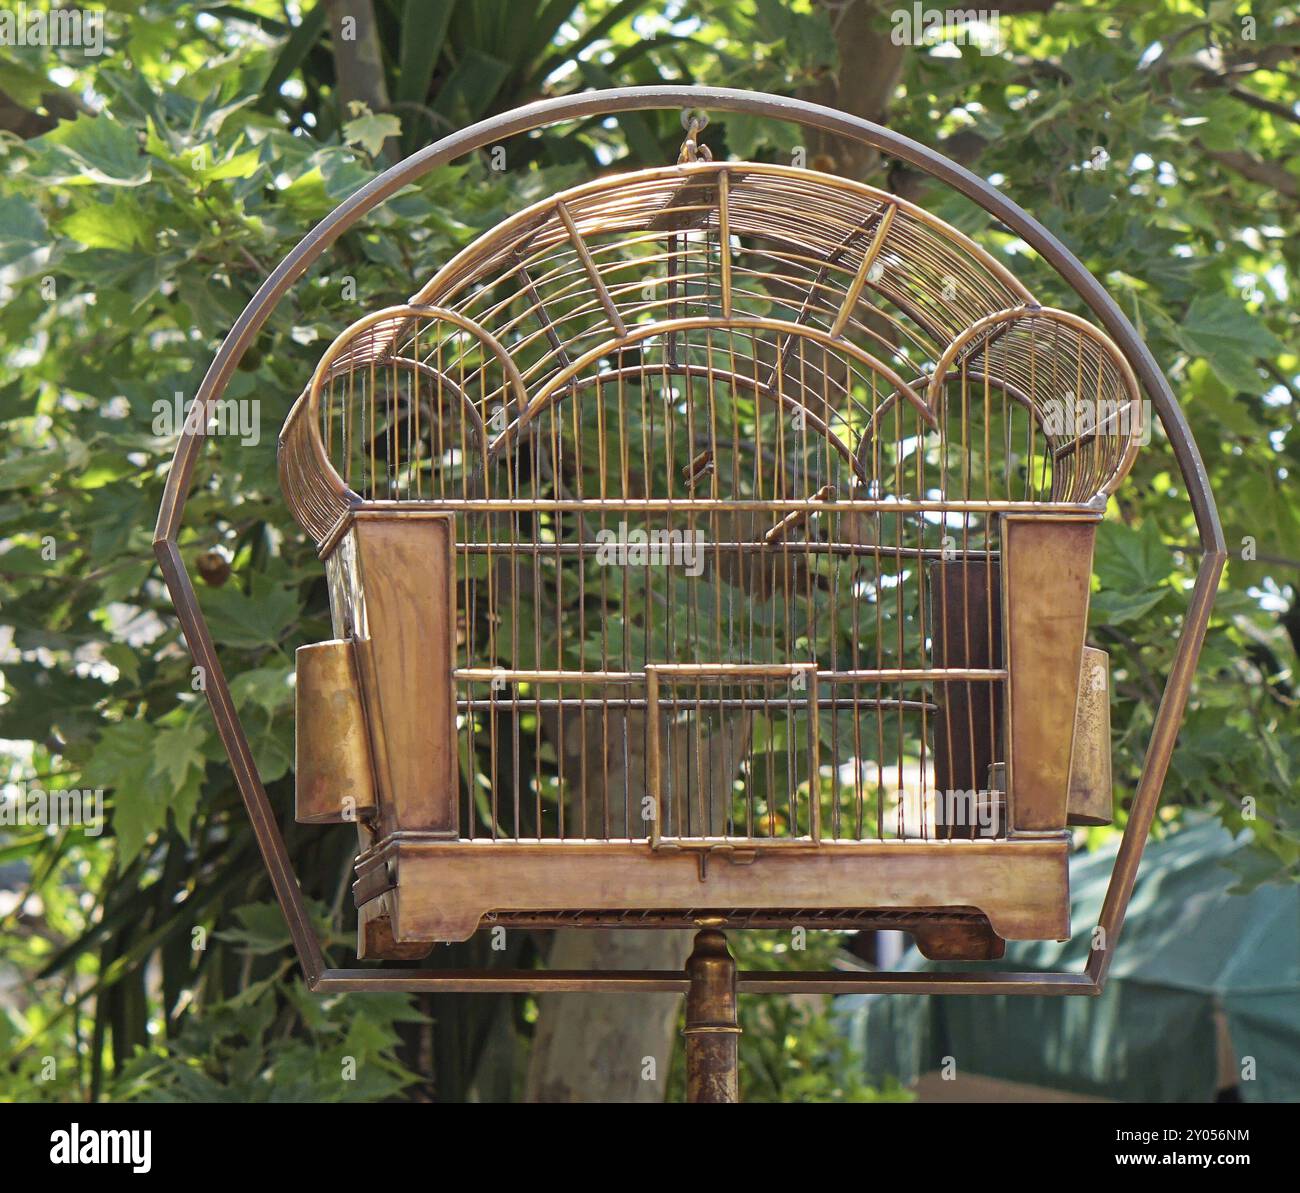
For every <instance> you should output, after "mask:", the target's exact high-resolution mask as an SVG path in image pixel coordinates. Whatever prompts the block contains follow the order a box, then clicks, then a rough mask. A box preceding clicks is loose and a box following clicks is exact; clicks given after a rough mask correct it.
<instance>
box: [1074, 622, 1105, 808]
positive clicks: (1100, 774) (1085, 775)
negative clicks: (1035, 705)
mask: <svg viewBox="0 0 1300 1193" xmlns="http://www.w3.org/2000/svg"><path fill="white" fill-rule="evenodd" d="M1113 817H1114V809H1113V807H1112V802H1111V783H1110V655H1108V654H1107V653H1106V652H1105V651H1104V650H1097V649H1096V648H1095V647H1092V646H1085V647H1084V648H1083V660H1082V665H1081V666H1080V668H1079V696H1078V701H1077V703H1076V706H1075V714H1074V750H1073V753H1072V754H1071V756H1070V794H1069V801H1068V803H1067V815H1066V820H1067V822H1068V823H1069V824H1075V825H1096V824H1110V822H1111V820H1112V819H1113Z"/></svg>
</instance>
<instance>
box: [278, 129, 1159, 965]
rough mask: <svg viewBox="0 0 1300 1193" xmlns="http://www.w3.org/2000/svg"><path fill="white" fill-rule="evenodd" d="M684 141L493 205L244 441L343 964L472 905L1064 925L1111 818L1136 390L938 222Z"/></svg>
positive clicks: (1077, 324)
mask: <svg viewBox="0 0 1300 1193" xmlns="http://www.w3.org/2000/svg"><path fill="white" fill-rule="evenodd" d="M688 150H691V152H687V153H686V154H685V155H684V157H685V158H686V159H687V160H683V161H682V162H680V163H678V164H676V165H671V166H666V167H663V168H657V169H647V170H642V171H639V172H635V173H622V174H612V175H610V176H608V177H603V178H600V179H598V180H596V181H593V182H590V183H587V184H585V185H581V186H577V187H575V188H573V189H571V190H568V191H565V192H564V193H562V194H558V195H555V196H554V197H552V198H548V199H546V200H544V201H543V202H541V203H538V204H536V205H534V206H532V207H530V208H528V209H527V210H525V211H522V212H520V213H519V214H517V215H515V216H512V217H511V218H509V219H507V220H505V221H504V222H503V223H501V224H500V225H499V226H497V227H496V228H494V229H493V230H491V231H490V232H489V233H487V234H486V235H484V236H482V237H480V238H479V239H478V240H476V241H474V243H472V244H471V245H470V246H469V247H468V248H466V249H465V250H464V251H463V252H461V253H459V254H458V255H457V256H456V257H454V258H453V259H452V260H451V261H449V262H448V263H447V264H446V265H445V266H444V267H443V268H442V269H441V270H440V271H439V272H438V273H437V274H436V276H434V277H433V278H432V279H431V280H429V281H428V282H427V283H426V284H424V285H423V286H421V287H420V288H419V290H418V291H416V292H415V294H414V295H413V296H412V297H411V298H410V299H409V301H407V302H405V303H403V304H400V305H396V306H390V307H387V308H386V309H383V310H378V311H375V312H374V313H371V314H368V315H366V316H365V317H363V318H361V319H359V320H358V321H357V322H356V323H354V324H353V325H352V326H351V327H349V328H348V329H346V330H345V331H344V332H343V333H342V334H341V335H340V336H339V337H338V338H337V340H335V341H334V343H333V344H332V345H331V346H330V347H329V349H328V351H326V352H325V354H324V356H323V358H322V359H321V361H320V363H319V365H318V366H317V368H316V370H315V372H314V374H313V375H312V377H311V379H310V382H309V384H308V385H307V387H306V389H305V390H304V392H303V394H302V396H301V397H300V399H299V400H298V402H297V403H296V404H295V406H294V407H293V410H292V412H291V414H290V415H289V418H288V420H287V422H286V424H285V427H284V431H283V433H282V436H281V446H280V467H281V475H282V480H283V486H284V490H285V494H286V497H287V498H288V501H289V503H290V505H291V507H292V509H293V511H294V514H295V515H296V517H297V518H298V520H299V521H300V522H301V524H302V525H303V526H304V527H305V528H306V529H307V530H308V531H309V532H310V533H311V534H312V535H313V537H314V539H315V541H316V542H317V544H318V545H319V549H320V555H321V558H322V559H323V561H324V565H325V569H326V571H327V574H328V580H329V593H330V605H331V610H332V617H333V634H334V638H333V640H332V641H329V642H324V643H320V644H317V645H314V646H308V647H304V648H302V649H301V650H300V652H299V656H298V729H297V732H298V744H297V784H298V787H297V791H298V796H297V800H298V808H297V810H298V817H299V819H300V820H304V821H310V822H313V823H324V822H330V821H339V820H349V821H355V822H356V825H357V828H358V830H359V832H360V836H361V852H360V855H359V858H358V862H357V881H356V885H355V895H356V900H357V904H358V907H359V910H360V921H361V933H360V940H361V943H360V952H361V954H362V955H368V956H396V957H413V956H419V955H422V954H423V953H425V952H427V951H428V949H429V948H430V947H431V945H432V944H433V943H434V942H438V941H447V940H460V939H465V938H467V937H468V936H470V935H471V934H472V933H473V932H474V931H475V930H476V929H477V928H478V927H479V926H480V925H481V924H483V923H484V922H485V920H490V921H491V922H495V923H515V924H527V925H533V926H560V925H565V924H595V925H600V924H615V923H617V924H624V925H628V926H646V927H656V926H686V925H689V924H691V923H693V922H695V921H697V920H698V919H699V918H700V917H701V916H705V915H707V916H709V917H712V918H713V919H715V920H720V921H723V922H727V923H732V924H751V925H763V924H776V923H782V924H788V923H807V924H821V925H827V926H861V927H870V926H881V925H888V926H894V927H901V928H903V929H905V930H907V931H910V932H913V933H914V934H915V936H916V938H917V940H918V942H919V943H920V945H921V947H922V948H923V949H924V950H925V951H927V952H928V953H930V954H931V955H935V956H944V957H989V956H997V955H999V954H1000V951H1001V946H1002V941H1003V940H1005V939H1053V938H1063V937H1065V936H1067V935H1068V931H1069V924H1068V890H1067V867H1066V858H1067V852H1068V849H1069V840H1068V833H1067V828H1068V826H1070V825H1074V824H1093V823H1103V822H1106V821H1108V820H1109V818H1110V803H1111V795H1110V775H1109V718H1108V714H1107V704H1108V693H1107V688H1108V677H1107V660H1106V656H1105V655H1104V654H1103V653H1102V652H1100V651H1097V650H1093V649H1091V648H1089V647H1088V646H1086V645H1085V630H1086V623H1087V611H1088V597H1089V587H1090V581H1091V574H1092V566H1091V565H1092V550H1093V540H1094V536H1095V533H1096V528H1097V524H1098V522H1099V520H1100V519H1101V516H1102V512H1103V509H1104V507H1105V504H1106V500H1107V497H1108V495H1109V494H1110V493H1112V492H1113V491H1114V490H1115V488H1116V486H1118V485H1119V484H1120V482H1121V481H1122V480H1123V478H1124V476H1125V474H1126V472H1127V471H1128V469H1129V467H1130V465H1131V464H1132V462H1133V459H1134V455H1135V453H1136V451H1137V449H1138V444H1139V439H1140V433H1141V431H1142V430H1143V428H1142V427H1141V425H1140V421H1139V411H1140V402H1139V391H1138V387H1137V382H1136V380H1135V378H1134V375H1133V371H1132V369H1131V368H1130V366H1129V364H1128V362H1127V360H1126V359H1125V357H1124V356H1123V355H1122V354H1121V353H1120V351H1119V350H1118V349H1117V348H1116V347H1115V346H1114V345H1113V344H1112V342H1111V341H1110V340H1109V339H1108V338H1107V337H1106V336H1105V335H1104V334H1103V333H1102V332H1100V331H1099V330H1098V329H1097V328H1095V327H1094V326H1093V325H1092V324H1091V323H1089V322H1088V321H1087V320H1085V319H1083V318H1080V317H1079V316H1077V315H1074V314H1071V313H1068V312H1066V311H1063V310H1055V309H1052V308H1049V307H1046V306H1041V305H1040V304H1039V303H1038V302H1037V301H1036V299H1035V297H1034V295H1033V294H1032V293H1031V292H1030V291H1029V290H1028V289H1027V288H1026V287H1025V286H1024V285H1023V284H1022V283H1021V282H1020V281H1018V280H1017V279H1016V278H1015V277H1014V276H1013V275H1012V274H1011V273H1010V272H1009V271H1008V270H1007V269H1006V268H1005V267H1004V266H1003V265H1002V264H1000V263H999V262H998V261H996V260H995V259H994V258H993V257H992V256H991V255H990V254H989V253H988V252H986V251H985V250H984V249H982V248H981V247H979V246H978V245H977V244H976V243H975V242H973V241H972V240H971V239H969V238H968V237H967V236H965V235H963V234H962V233H961V232H959V231H957V230H956V229H955V228H953V227H950V226H948V225H947V224H945V223H943V222H942V221H941V220H938V219H936V218H935V217H934V216H932V215H930V214H928V213H927V212H926V211H924V210H922V209H921V208H919V207H917V206H915V205H913V204H911V203H909V202H906V201H904V200H902V199H900V198H898V197H897V196H894V195H891V194H888V193H885V192H882V191H879V190H875V189H873V188H871V187H869V186H865V185H860V184H858V183H854V182H850V181H847V180H845V179H843V178H838V177H833V176H831V175H828V174H825V173H819V172H816V171H812V170H806V169H797V168H791V167H784V166H777V165H769V164H759V163H755V162H730V161H729V162H722V161H711V160H706V159H705V157H704V155H699V154H697V153H695V152H694V151H693V150H694V138H693V137H692V138H691V140H690V141H688Z"/></svg>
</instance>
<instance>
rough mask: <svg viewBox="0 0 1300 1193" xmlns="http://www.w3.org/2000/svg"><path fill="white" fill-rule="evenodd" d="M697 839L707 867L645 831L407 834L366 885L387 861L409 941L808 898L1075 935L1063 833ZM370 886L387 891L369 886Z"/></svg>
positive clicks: (365, 868)
mask: <svg viewBox="0 0 1300 1193" xmlns="http://www.w3.org/2000/svg"><path fill="white" fill-rule="evenodd" d="M696 844H697V846H701V847H702V846H706V845H712V846H713V847H714V852H713V853H712V855H711V857H712V860H711V861H710V863H709V864H708V865H707V867H706V868H704V870H703V872H702V871H701V866H700V858H699V856H698V852H697V850H691V849H661V850H660V851H657V852H656V851H652V850H651V849H649V848H648V847H647V843H646V842H645V841H623V842H617V841H610V842H607V841H586V842H576V841H549V842H528V843H516V842H505V841H501V842H492V841H469V842H440V841H418V840H409V839H403V840H399V841H394V842H389V843H387V844H385V845H382V846H380V847H377V848H376V850H374V851H372V853H371V854H369V855H368V856H367V857H365V858H363V859H362V861H361V863H360V867H361V869H360V876H361V877H360V878H359V880H358V886H359V887H360V886H361V882H362V880H364V879H365V878H366V877H367V875H368V874H369V872H370V871H371V870H372V869H373V868H381V869H382V870H383V871H384V873H385V884H386V883H388V882H391V883H392V889H390V890H388V891H387V892H386V893H385V894H383V895H382V896H379V897H382V898H384V899H385V900H386V904H385V906H387V907H388V908H390V909H391V915H392V919H393V933H394V936H395V938H396V939H397V940H399V941H403V942H412V941H451V940H466V939H468V938H469V937H470V936H472V935H473V933H474V932H475V931H476V930H477V929H478V928H479V927H480V926H482V925H484V924H490V923H491V922H492V920H491V918H490V917H491V915H492V914H494V913H501V912H512V911H519V912H526V913H528V914H529V916H530V917H531V919H532V921H533V922H534V923H550V924H551V925H553V926H555V927H562V926H564V925H565V924H566V923H567V922H568V920H569V919H570V918H571V915H570V913H571V910H572V909H574V908H581V909H583V910H584V911H587V912H591V913H595V912H602V911H603V912H624V911H635V910H636V909H647V908H656V909H660V910H678V911H693V910H699V909H716V908H719V907H721V908H723V909H724V910H727V909H733V908H746V909H751V910H753V911H756V912H761V911H762V910H764V909H778V908H798V909H802V911H803V913H804V914H805V915H811V914H815V913H816V912H817V911H818V909H823V910H829V911H839V910H840V909H844V908H858V909H873V910H875V911H884V912H888V911H889V910H891V909H893V910H898V911H900V912H901V911H909V912H910V911H914V910H915V909H917V908H928V909H933V910H936V911H941V910H943V909H949V910H971V909H973V910H977V911H979V912H981V913H982V914H983V915H984V916H985V917H987V919H988V921H989V923H990V924H991V925H992V929H993V931H994V932H996V933H997V935H999V936H1001V937H1003V938H1004V939H1006V940H1059V939H1063V938H1064V937H1066V936H1068V935H1069V928H1070V922H1069V866H1068V859H1069V849H1070V846H1069V842H1068V840H1067V839H1066V837H1065V835H1064V834H1062V835H1061V836H1060V837H1058V838H1054V839H1036V840H1031V841H1019V842H1012V841H950V842H948V841H891V842H839V843H830V842H826V841H823V842H822V843H821V844H820V845H815V844H813V843H811V842H801V843H794V842H792V843H788V844H787V845H785V846H783V847H779V848H769V849H766V850H755V849H752V848H751V849H745V848H744V847H743V846H741V845H737V844H736V843H734V842H730V841H726V840H724V839H718V840H716V841H713V842H708V841H704V840H701V841H698V842H696ZM361 894H363V895H370V897H371V898H374V897H376V896H375V895H374V894H373V893H372V891H371V890H370V889H366V888H362V890H361ZM548 911H549V912H551V913H553V914H552V916H550V917H548V916H547V914H546V913H547V912H548ZM796 919H797V917H796Z"/></svg>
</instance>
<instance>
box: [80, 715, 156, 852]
mask: <svg viewBox="0 0 1300 1193" xmlns="http://www.w3.org/2000/svg"><path fill="white" fill-rule="evenodd" d="M154 732H155V731H154V728H153V726H152V725H150V724H149V722H148V721H145V720H131V721H121V722H119V723H118V724H116V725H110V726H108V727H107V728H106V729H105V730H104V732H103V733H102V734H101V735H100V738H99V742H98V744H97V745H96V746H95V749H94V751H93V752H92V754H91V756H90V758H89V759H88V760H87V762H86V765H85V767H84V768H83V770H82V774H83V776H84V778H85V782H86V783H87V785H89V786H91V787H103V788H106V789H107V790H109V791H111V792H112V793H113V832H114V834H115V835H116V837H117V845H118V851H119V856H118V866H119V868H121V867H123V866H125V865H127V864H128V863H129V862H130V861H132V860H133V859H134V858H135V855H136V854H137V853H139V852H140V850H141V848H142V847H143V846H144V843H145V842H146V841H147V840H148V839H149V837H150V835H151V834H153V833H154V832H155V831H157V830H158V829H159V828H161V827H162V825H163V824H165V823H166V821H167V792H166V790H165V789H164V787H163V784H161V783H159V782H158V781H157V780H156V779H154V778H153V777H152V773H151V772H152V770H153V743H154Z"/></svg>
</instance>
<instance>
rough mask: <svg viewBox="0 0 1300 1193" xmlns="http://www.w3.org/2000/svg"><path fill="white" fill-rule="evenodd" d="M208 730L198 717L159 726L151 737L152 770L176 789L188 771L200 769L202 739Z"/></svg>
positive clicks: (185, 777) (204, 738) (186, 777)
mask: <svg viewBox="0 0 1300 1193" xmlns="http://www.w3.org/2000/svg"><path fill="white" fill-rule="evenodd" d="M206 740H207V733H206V732H205V731H204V729H203V726H202V725H201V724H199V723H198V722H197V721H188V722H186V723H185V724H183V725H177V726H175V727H167V728H163V729H159V730H158V732H157V734H156V736H155V737H154V741H153V759H154V761H153V773H154V774H155V775H158V776H160V777H161V778H165V779H167V780H169V781H170V782H171V784H172V786H173V787H174V788H175V789H177V790H179V789H180V788H181V787H182V786H184V784H185V780H186V779H188V778H189V775H190V771H191V770H192V769H197V770H199V771H200V772H201V771H202V770H203V743H204V741H206Z"/></svg>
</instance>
